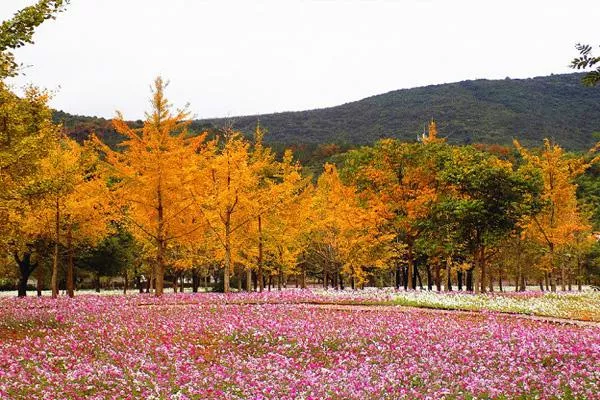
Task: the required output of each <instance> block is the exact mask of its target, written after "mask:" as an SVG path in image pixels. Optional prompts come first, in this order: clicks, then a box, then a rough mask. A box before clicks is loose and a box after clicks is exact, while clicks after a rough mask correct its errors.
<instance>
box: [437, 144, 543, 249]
mask: <svg viewBox="0 0 600 400" xmlns="http://www.w3.org/2000/svg"><path fill="white" fill-rule="evenodd" d="M442 180H443V181H445V183H446V184H447V185H452V186H453V187H454V188H455V189H456V191H457V193H456V194H458V195H456V194H455V195H453V196H448V197H447V198H446V199H445V201H444V202H443V204H442V206H441V210H442V212H445V213H451V215H452V218H451V220H452V221H454V223H455V228H456V229H457V231H459V232H461V235H462V237H463V238H464V239H465V240H466V241H467V242H468V243H469V247H471V248H476V247H478V246H480V245H482V244H485V243H493V242H495V241H496V240H498V239H499V238H501V237H503V236H505V235H507V234H508V233H510V231H512V230H513V229H514V228H515V227H516V225H517V223H518V222H519V221H520V220H521V218H522V217H523V216H525V215H531V214H534V213H536V212H538V211H539V210H540V207H541V200H540V193H541V189H542V181H541V177H540V175H539V174H538V173H536V172H535V171H529V170H525V169H520V170H516V171H515V170H513V168H512V166H510V165H507V164H506V163H505V162H503V161H501V160H499V159H497V158H496V157H494V156H492V155H490V154H487V153H483V152H481V151H478V150H476V149H474V148H472V147H457V148H455V149H454V151H453V157H452V159H451V160H450V161H449V162H448V163H447V164H446V166H445V168H444V170H443V172H442Z"/></svg>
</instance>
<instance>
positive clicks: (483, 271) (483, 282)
mask: <svg viewBox="0 0 600 400" xmlns="http://www.w3.org/2000/svg"><path fill="white" fill-rule="evenodd" d="M479 269H480V271H481V278H480V279H481V293H485V292H486V287H485V286H486V279H487V271H486V263H485V246H484V245H481V246H480V248H479Z"/></svg>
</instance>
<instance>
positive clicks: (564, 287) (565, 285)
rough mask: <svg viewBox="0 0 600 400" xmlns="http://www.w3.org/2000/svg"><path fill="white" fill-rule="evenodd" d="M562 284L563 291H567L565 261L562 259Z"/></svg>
mask: <svg viewBox="0 0 600 400" xmlns="http://www.w3.org/2000/svg"><path fill="white" fill-rule="evenodd" d="M560 286H561V290H562V291H563V292H566V291H567V276H566V273H565V263H564V262H562V261H561V263H560Z"/></svg>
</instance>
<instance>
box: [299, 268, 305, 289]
mask: <svg viewBox="0 0 600 400" xmlns="http://www.w3.org/2000/svg"><path fill="white" fill-rule="evenodd" d="M300 287H301V288H302V289H306V264H305V263H302V284H301V285H300Z"/></svg>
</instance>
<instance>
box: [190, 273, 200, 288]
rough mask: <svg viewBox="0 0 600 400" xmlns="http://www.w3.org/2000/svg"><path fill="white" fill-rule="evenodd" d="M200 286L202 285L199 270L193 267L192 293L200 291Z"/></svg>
mask: <svg viewBox="0 0 600 400" xmlns="http://www.w3.org/2000/svg"><path fill="white" fill-rule="evenodd" d="M198 286H200V277H199V276H198V270H197V269H196V268H194V269H192V293H198Z"/></svg>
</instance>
